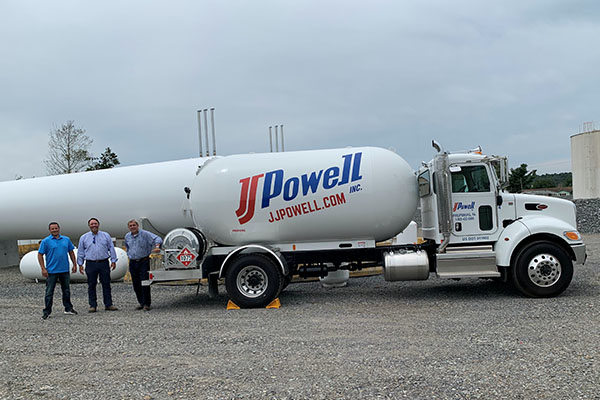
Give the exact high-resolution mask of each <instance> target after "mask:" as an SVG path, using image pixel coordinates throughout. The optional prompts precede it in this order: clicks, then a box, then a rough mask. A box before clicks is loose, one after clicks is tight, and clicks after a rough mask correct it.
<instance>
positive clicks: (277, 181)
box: [190, 147, 418, 245]
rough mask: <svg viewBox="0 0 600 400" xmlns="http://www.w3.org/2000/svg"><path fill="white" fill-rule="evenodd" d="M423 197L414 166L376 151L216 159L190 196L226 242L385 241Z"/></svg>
mask: <svg viewBox="0 0 600 400" xmlns="http://www.w3.org/2000/svg"><path fill="white" fill-rule="evenodd" d="M417 200H418V195H417V182H416V177H415V174H414V172H413V170H412V169H411V168H410V166H409V165H408V163H407V162H406V161H405V160H404V159H403V158H402V157H400V156H399V155H397V154H396V153H394V152H392V151H389V150H385V149H381V148H373V147H360V148H344V149H332V150H317V151H299V152H285V153H266V154H247V155H233V156H227V157H221V158H215V159H211V160H209V161H208V162H206V163H205V164H204V165H203V166H202V168H201V169H200V170H199V172H198V174H197V177H196V179H195V181H194V183H193V185H192V191H191V195H190V202H191V207H192V210H193V218H194V222H195V225H196V227H197V228H198V229H200V230H201V231H202V232H203V233H204V234H205V235H206V236H207V237H208V238H210V239H212V240H213V241H215V242H217V243H220V244H225V245H243V244H248V243H296V242H320V241H339V240H368V239H373V240H376V241H379V240H385V239H389V238H391V237H393V236H395V235H396V234H398V233H399V232H401V231H402V230H404V228H405V227H406V226H408V224H409V223H410V221H411V219H412V217H413V215H414V213H415V211H416V208H417Z"/></svg>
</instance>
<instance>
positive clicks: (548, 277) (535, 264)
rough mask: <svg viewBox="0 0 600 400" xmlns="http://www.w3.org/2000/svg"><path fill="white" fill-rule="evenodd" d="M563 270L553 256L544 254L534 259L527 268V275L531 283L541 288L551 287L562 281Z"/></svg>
mask: <svg viewBox="0 0 600 400" xmlns="http://www.w3.org/2000/svg"><path fill="white" fill-rule="evenodd" d="M561 273H562V268H561V265H560V262H559V261H558V259H557V258H556V257H555V256H553V255H552V254H548V253H544V254H538V255H537V256H535V257H533V258H532V259H531V261H530V262H529V265H528V266H527V275H528V276H529V279H531V282H533V283H534V284H535V285H536V286H539V287H549V286H552V285H554V284H555V283H556V282H558V280H559V279H560V275H561Z"/></svg>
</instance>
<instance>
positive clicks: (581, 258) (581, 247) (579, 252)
mask: <svg viewBox="0 0 600 400" xmlns="http://www.w3.org/2000/svg"><path fill="white" fill-rule="evenodd" d="M571 248H572V249H573V253H575V264H584V263H585V260H586V258H587V254H586V252H585V243H582V244H573V245H571Z"/></svg>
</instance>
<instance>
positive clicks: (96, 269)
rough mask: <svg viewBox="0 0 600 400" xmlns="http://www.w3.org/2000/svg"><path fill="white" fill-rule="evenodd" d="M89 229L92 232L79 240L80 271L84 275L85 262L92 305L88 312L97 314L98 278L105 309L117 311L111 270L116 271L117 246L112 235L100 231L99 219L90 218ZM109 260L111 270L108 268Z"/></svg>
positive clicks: (89, 298) (78, 259) (78, 260)
mask: <svg viewBox="0 0 600 400" xmlns="http://www.w3.org/2000/svg"><path fill="white" fill-rule="evenodd" d="M88 227H89V228H90V232H88V233H84V234H83V235H82V236H81V237H80V238H79V247H78V248H77V264H79V271H80V272H81V273H83V263H84V261H85V274H86V275H87V283H88V300H89V303H90V308H89V309H88V312H91V313H93V312H96V309H97V307H98V300H97V298H96V284H97V282H98V276H100V283H101V284H102V297H103V300H104V309H105V310H106V311H117V310H118V308H117V307H115V306H114V305H113V302H112V294H111V289H110V270H111V269H113V270H114V269H115V268H116V266H117V253H116V252H115V246H114V245H113V242H112V238H111V237H110V235H109V234H108V233H106V232H103V231H101V230H100V222H99V221H98V219H97V218H90V219H89V221H88ZM109 259H110V268H109V266H108V260H109Z"/></svg>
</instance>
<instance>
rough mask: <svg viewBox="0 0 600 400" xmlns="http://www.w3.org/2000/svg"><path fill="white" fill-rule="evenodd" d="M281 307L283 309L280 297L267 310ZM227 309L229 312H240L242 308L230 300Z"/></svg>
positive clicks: (268, 305)
mask: <svg viewBox="0 0 600 400" xmlns="http://www.w3.org/2000/svg"><path fill="white" fill-rule="evenodd" d="M279 307H281V302H280V301H279V297H278V298H276V299H275V300H273V301H272V302H270V303H269V304H267V306H266V307H265V308H279ZM227 309H228V310H240V306H238V305H237V304H235V303H234V302H233V301H231V300H229V301H228V302H227Z"/></svg>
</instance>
